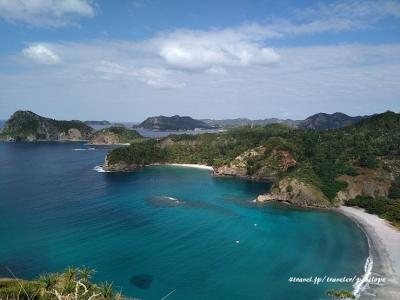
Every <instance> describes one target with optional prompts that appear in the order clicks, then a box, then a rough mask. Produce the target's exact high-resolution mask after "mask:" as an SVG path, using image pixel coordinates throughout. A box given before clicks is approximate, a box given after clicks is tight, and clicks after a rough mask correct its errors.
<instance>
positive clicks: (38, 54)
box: [22, 44, 60, 65]
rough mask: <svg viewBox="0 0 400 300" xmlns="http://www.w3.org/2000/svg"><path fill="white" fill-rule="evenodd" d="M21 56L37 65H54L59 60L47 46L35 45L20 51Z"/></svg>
mask: <svg viewBox="0 0 400 300" xmlns="http://www.w3.org/2000/svg"><path fill="white" fill-rule="evenodd" d="M22 54H23V55H24V56H25V57H27V58H29V59H30V60H32V61H34V62H35V63H38V64H45V65H56V64H58V63H60V58H59V57H58V56H57V55H56V54H55V53H54V52H53V51H51V50H50V49H49V48H48V47H47V46H45V45H41V44H36V45H31V46H29V47H27V48H25V49H23V50H22Z"/></svg>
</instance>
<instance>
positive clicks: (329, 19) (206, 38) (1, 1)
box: [0, 0, 400, 121]
mask: <svg viewBox="0 0 400 300" xmlns="http://www.w3.org/2000/svg"><path fill="white" fill-rule="evenodd" d="M399 40H400V1H396V0H378V1H373V0H371V1H369V0H366V1H360V0H347V1H288V0H284V1H257V0H253V1H209V0H207V1H177V0H175V1H162V0H158V1H153V0H120V1H106V0H19V1H15V0H0V90H1V91H2V92H1V93H0V118H3V119H5V118H8V117H9V115H10V114H12V113H13V112H14V111H15V110H17V109H30V110H33V111H35V112H37V113H40V114H43V115H46V116H51V117H55V118H62V119H109V120H115V121H141V120H142V119H144V118H146V117H147V116H150V115H160V114H164V115H173V114H181V115H191V116H193V117H196V118H209V117H210V118H233V117H249V118H267V117H279V118H294V119H301V118H304V117H306V116H308V115H310V114H313V113H317V112H321V111H322V112H328V113H332V112H335V111H342V112H345V113H348V114H351V115H363V114H371V113H375V112H382V111H385V110H388V109H390V110H394V111H399V110H400V97H399V96H400V88H399V86H400V41H399Z"/></svg>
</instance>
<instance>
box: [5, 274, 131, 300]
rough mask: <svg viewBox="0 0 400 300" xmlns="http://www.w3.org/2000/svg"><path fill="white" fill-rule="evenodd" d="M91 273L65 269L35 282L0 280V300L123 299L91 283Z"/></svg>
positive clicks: (106, 285) (105, 286) (109, 286)
mask: <svg viewBox="0 0 400 300" xmlns="http://www.w3.org/2000/svg"><path fill="white" fill-rule="evenodd" d="M93 274H94V270H91V269H87V268H83V269H77V268H68V269H67V270H65V271H64V272H62V273H50V274H43V275H41V276H39V278H37V279H36V280H32V281H26V280H18V279H7V280H0V299H7V300H94V299H97V300H107V299H109V300H123V299H127V298H125V297H123V296H122V295H121V293H116V292H115V291H114V289H113V284H112V283H109V282H105V283H100V284H94V283H92V282H91V278H92V276H93Z"/></svg>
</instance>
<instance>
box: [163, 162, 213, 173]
mask: <svg viewBox="0 0 400 300" xmlns="http://www.w3.org/2000/svg"><path fill="white" fill-rule="evenodd" d="M164 165H165V166H172V167H183V168H195V169H203V170H210V171H214V168H213V167H211V166H207V165H199V164H175V163H170V164H164Z"/></svg>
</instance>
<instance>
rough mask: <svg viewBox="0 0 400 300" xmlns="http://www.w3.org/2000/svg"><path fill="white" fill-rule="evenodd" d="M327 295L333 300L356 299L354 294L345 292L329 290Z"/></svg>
mask: <svg viewBox="0 0 400 300" xmlns="http://www.w3.org/2000/svg"><path fill="white" fill-rule="evenodd" d="M327 295H328V296H330V297H331V298H333V299H356V297H355V296H354V294H353V293H352V292H350V291H347V290H339V291H336V290H329V291H328V292H327Z"/></svg>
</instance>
